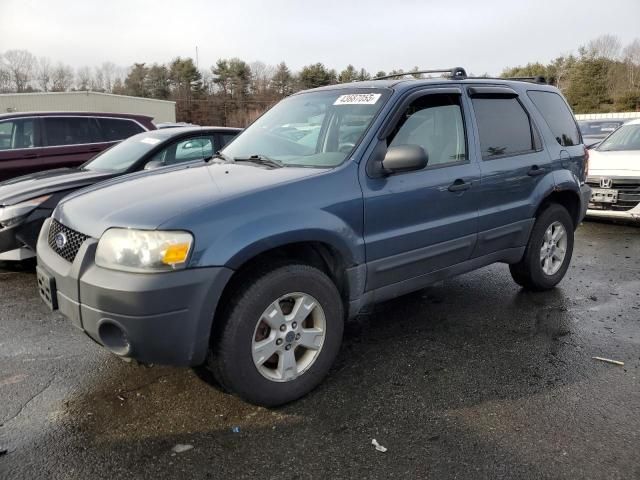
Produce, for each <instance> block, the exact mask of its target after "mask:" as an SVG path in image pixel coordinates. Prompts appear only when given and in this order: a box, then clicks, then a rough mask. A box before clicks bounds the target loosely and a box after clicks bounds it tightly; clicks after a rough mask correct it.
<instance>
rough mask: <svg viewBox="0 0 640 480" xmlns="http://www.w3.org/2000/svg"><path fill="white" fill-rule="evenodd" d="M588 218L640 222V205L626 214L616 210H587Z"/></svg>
mask: <svg viewBox="0 0 640 480" xmlns="http://www.w3.org/2000/svg"><path fill="white" fill-rule="evenodd" d="M587 217H591V218H611V219H617V220H630V221H636V222H640V204H638V205H637V206H636V207H635V208H632V209H631V210H626V211H624V212H620V211H614V210H593V209H588V210H587Z"/></svg>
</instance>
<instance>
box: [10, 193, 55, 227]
mask: <svg viewBox="0 0 640 480" xmlns="http://www.w3.org/2000/svg"><path fill="white" fill-rule="evenodd" d="M50 198H51V195H43V196H42V197H37V198H32V199H31V200H27V201H26V202H22V203H16V204H15V205H9V206H6V207H0V225H2V227H10V226H13V225H16V224H18V223H20V222H21V221H22V219H23V218H24V217H25V216H26V215H28V214H29V213H31V212H32V211H33V210H35V209H36V208H38V207H39V206H40V205H42V204H43V203H44V202H46V201H47V200H49V199H50Z"/></svg>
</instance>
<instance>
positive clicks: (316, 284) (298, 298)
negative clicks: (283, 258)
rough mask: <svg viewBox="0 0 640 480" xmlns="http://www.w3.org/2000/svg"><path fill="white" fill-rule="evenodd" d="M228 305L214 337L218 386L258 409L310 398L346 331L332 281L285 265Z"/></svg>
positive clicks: (213, 366)
mask: <svg viewBox="0 0 640 480" xmlns="http://www.w3.org/2000/svg"><path fill="white" fill-rule="evenodd" d="M245 279H247V280H248V281H251V283H250V284H247V285H246V286H245V287H243V288H242V289H241V290H239V291H238V292H237V293H235V294H234V295H232V296H231V298H230V299H229V301H228V308H226V310H225V312H224V315H223V317H222V318H221V320H220V321H221V323H220V324H219V328H217V329H216V332H215V334H214V342H213V345H212V356H211V361H210V365H209V366H210V368H211V370H212V372H213V373H214V375H215V377H216V379H217V380H218V382H220V383H221V384H222V386H223V387H225V388H226V389H228V390H229V391H231V392H233V393H237V394H238V395H240V396H241V397H243V398H244V399H246V400H248V401H250V402H252V403H255V404H259V405H264V406H276V405H281V404H284V403H287V402H290V401H292V400H295V399H297V398H300V397H301V396H303V395H305V394H307V393H308V392H310V391H311V390H312V389H313V388H315V387H316V386H317V385H318V384H319V383H320V382H321V381H322V379H323V378H324V376H325V375H326V374H327V372H328V371H329V368H330V367H331V365H332V364H333V361H334V359H335V357H336V355H337V353H338V350H339V348H340V344H341V342H342V332H343V328H344V319H343V316H344V314H343V305H342V299H341V297H340V294H339V292H338V290H337V288H336V287H335V285H334V284H333V282H332V281H331V279H329V277H327V275H325V274H324V273H323V272H321V271H320V270H318V269H316V268H313V267H310V266H307V265H286V266H282V267H279V268H275V269H273V270H270V271H263V272H261V273H258V274H257V278H256V276H245Z"/></svg>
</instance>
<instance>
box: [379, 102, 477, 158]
mask: <svg viewBox="0 0 640 480" xmlns="http://www.w3.org/2000/svg"><path fill="white" fill-rule="evenodd" d="M397 145H419V146H421V147H423V148H424V149H425V151H426V152H427V155H428V157H429V163H428V165H429V166H434V165H444V164H447V163H453V162H460V161H464V160H466V159H467V149H466V138H465V131H464V122H463V119H462V108H461V106H460V96H459V95H438V94H436V95H425V96H424V97H420V98H418V99H417V100H415V101H414V102H413V103H411V105H409V108H407V110H406V111H405V112H404V114H403V116H402V118H401V119H400V121H399V122H398V125H397V126H396V129H395V133H394V134H392V136H391V141H390V142H389V146H390V147H392V146H397Z"/></svg>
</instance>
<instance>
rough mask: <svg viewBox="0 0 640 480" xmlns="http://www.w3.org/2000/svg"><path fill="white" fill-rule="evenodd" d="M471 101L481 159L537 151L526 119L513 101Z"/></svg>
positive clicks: (510, 99) (532, 133)
mask: <svg viewBox="0 0 640 480" xmlns="http://www.w3.org/2000/svg"><path fill="white" fill-rule="evenodd" d="M472 101H473V110H474V112H475V116H476V121H477V123H478V132H479V134H480V148H481V150H482V158H483V159H485V160H487V159H489V160H490V159H493V158H497V157H503V156H509V155H518V154H520V153H525V152H529V151H533V150H536V141H535V138H536V136H535V133H534V130H533V128H532V126H531V121H530V120H529V115H527V112H525V110H524V108H523V107H522V105H521V104H520V102H519V101H518V100H517V99H516V98H473V99H472Z"/></svg>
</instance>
